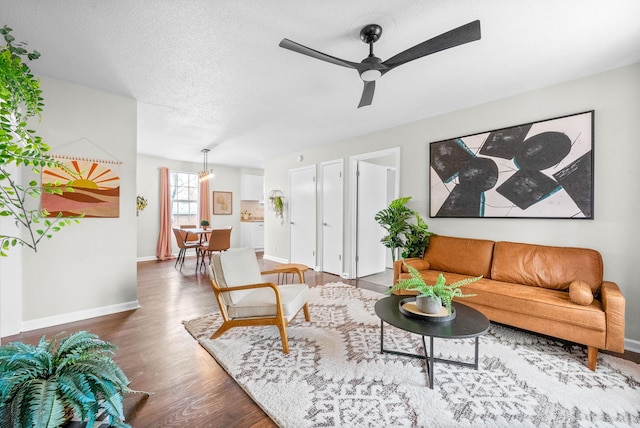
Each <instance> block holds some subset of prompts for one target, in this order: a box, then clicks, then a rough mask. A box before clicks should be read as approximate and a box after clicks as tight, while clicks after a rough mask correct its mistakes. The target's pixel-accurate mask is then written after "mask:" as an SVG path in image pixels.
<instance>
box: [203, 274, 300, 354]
mask: <svg viewBox="0 0 640 428" xmlns="http://www.w3.org/2000/svg"><path fill="white" fill-rule="evenodd" d="M208 269H211V266H208ZM280 272H282V271H280ZM273 273H278V271H275V270H269V271H264V272H261V274H262V275H268V274H273ZM290 273H297V274H298V278H299V279H300V282H301V283H302V274H301V273H300V272H299V271H298V270H297V269H291V272H290ZM209 277H210V280H211V288H212V289H213V293H214V294H215V296H216V301H217V302H218V306H219V307H220V314H222V319H223V323H222V325H221V326H220V328H218V330H216V331H215V332H214V333H213V334H212V335H211V337H210V339H217V338H218V337H220V336H222V335H223V334H224V333H225V332H227V330H229V329H231V328H234V327H248V326H265V325H275V326H276V327H278V330H279V331H280V340H281V341H282V352H284V353H285V354H288V353H289V339H288V337H287V325H288V322H287V320H286V319H285V317H284V312H283V311H282V302H281V299H280V290H279V289H278V286H277V285H276V284H274V283H273V282H262V283H258V284H248V285H238V286H234V287H224V288H222V287H220V286H219V285H218V284H217V283H216V281H215V280H214V279H213V278H212V277H211V275H210V276H209ZM256 288H271V289H272V290H273V292H274V293H275V295H276V310H277V312H276V315H275V316H270V317H255V318H240V319H233V318H230V317H229V314H228V312H227V305H226V304H225V303H224V301H223V299H222V293H228V292H231V291H239V290H252V289H256ZM301 309H302V310H303V311H304V319H305V320H306V321H307V322H309V321H311V316H310V315H309V304H308V303H305V304H304V306H302V308H301ZM298 313H300V311H298V312H297V313H296V314H295V315H294V316H293V317H291V319H293V318H295V317H296V316H297V315H298Z"/></svg>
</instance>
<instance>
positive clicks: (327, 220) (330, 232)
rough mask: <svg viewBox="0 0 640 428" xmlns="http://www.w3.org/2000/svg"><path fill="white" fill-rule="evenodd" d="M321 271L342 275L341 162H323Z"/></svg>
mask: <svg viewBox="0 0 640 428" xmlns="http://www.w3.org/2000/svg"><path fill="white" fill-rule="evenodd" d="M320 168H321V175H322V271H323V272H329V273H332V274H335V275H342V272H343V270H342V242H343V236H342V218H343V209H342V207H343V201H342V199H343V198H342V195H343V190H342V189H343V185H342V183H343V180H342V173H343V162H342V160H338V161H334V162H328V163H323V164H322V165H321V166H320Z"/></svg>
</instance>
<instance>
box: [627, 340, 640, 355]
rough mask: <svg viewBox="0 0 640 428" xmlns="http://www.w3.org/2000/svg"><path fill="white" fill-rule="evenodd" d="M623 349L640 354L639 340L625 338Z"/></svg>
mask: <svg viewBox="0 0 640 428" xmlns="http://www.w3.org/2000/svg"><path fill="white" fill-rule="evenodd" d="M624 349H625V351H631V352H637V353H639V354H640V340H633V339H625V340H624Z"/></svg>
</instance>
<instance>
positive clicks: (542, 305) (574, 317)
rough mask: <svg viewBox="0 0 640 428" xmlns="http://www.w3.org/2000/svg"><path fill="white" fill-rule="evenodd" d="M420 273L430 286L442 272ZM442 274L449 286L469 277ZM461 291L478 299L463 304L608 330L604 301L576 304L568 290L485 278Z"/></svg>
mask: <svg viewBox="0 0 640 428" xmlns="http://www.w3.org/2000/svg"><path fill="white" fill-rule="evenodd" d="M420 273H421V274H422V277H423V278H424V280H425V282H426V283H427V284H434V283H435V281H436V278H437V277H438V274H439V273H440V272H438V271H434V270H428V271H423V272H420ZM442 274H443V275H444V277H445V280H446V283H447V284H451V283H453V282H456V281H459V280H461V279H465V278H468V277H469V276H468V275H460V274H455V273H449V272H442ZM405 275H406V276H408V275H409V274H402V275H401V276H400V278H401V279H402V278H404V277H405ZM461 290H462V292H463V293H464V294H475V296H471V297H465V298H461V299H458V298H455V299H454V300H455V301H457V302H460V303H467V302H469V303H475V304H478V305H482V306H489V307H492V308H497V309H500V310H505V311H511V312H517V313H523V314H527V315H531V316H534V317H537V318H545V319H548V320H552V321H557V322H561V323H566V324H570V325H576V326H580V327H584V328H590V329H592V330H595V331H605V329H606V320H605V313H604V310H603V308H602V304H601V303H600V301H598V300H593V301H592V302H591V303H590V304H589V305H586V306H580V305H576V304H574V303H573V302H571V301H570V300H569V293H568V292H566V291H558V290H550V289H543V288H538V287H525V286H522V285H519V284H510V283H505V282H501V281H495V280H490V279H485V278H482V279H480V280H479V281H476V282H472V283H471V284H467V285H465V286H463V287H461ZM402 294H405V293H402ZM407 294H408V293H407ZM412 294H415V293H412ZM523 328H524V327H523ZM528 329H530V330H533V331H535V330H536V329H535V328H533V326H529V327H528Z"/></svg>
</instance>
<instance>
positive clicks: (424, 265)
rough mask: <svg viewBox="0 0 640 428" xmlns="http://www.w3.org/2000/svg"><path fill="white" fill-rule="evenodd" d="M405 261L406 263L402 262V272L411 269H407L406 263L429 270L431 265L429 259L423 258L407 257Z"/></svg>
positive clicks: (415, 267) (417, 268)
mask: <svg viewBox="0 0 640 428" xmlns="http://www.w3.org/2000/svg"><path fill="white" fill-rule="evenodd" d="M403 262H404V263H402V272H409V269H407V266H405V264H406V265H409V266H411V267H412V268H414V269H416V270H429V267H430V266H431V265H430V264H429V262H428V261H426V260H423V259H415V258H414V259H406V260H404V261H403Z"/></svg>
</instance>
